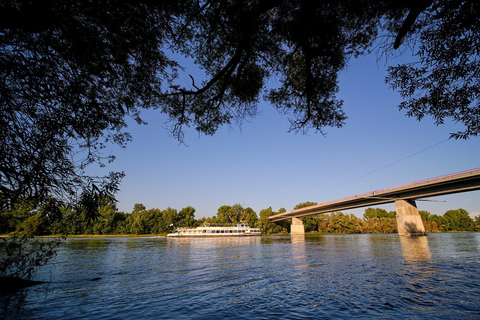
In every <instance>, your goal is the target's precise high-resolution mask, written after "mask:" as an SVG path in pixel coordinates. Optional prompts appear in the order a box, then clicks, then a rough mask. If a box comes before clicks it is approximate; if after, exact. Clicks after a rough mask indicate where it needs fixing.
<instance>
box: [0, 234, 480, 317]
mask: <svg viewBox="0 0 480 320" xmlns="http://www.w3.org/2000/svg"><path fill="white" fill-rule="evenodd" d="M36 279H37V280H45V281H51V282H50V284H42V285H39V286H36V287H32V288H29V289H28V290H26V291H25V292H23V293H19V294H17V295H15V296H10V297H2V298H1V300H0V308H1V309H0V311H1V314H0V318H3V319H221V318H232V319H338V318H359V319H372V318H387V319H388V318H392V319H404V318H406V319H480V234H479V233H457V234H429V235H428V236H427V237H418V238H408V237H399V236H397V235H396V234H388V235H315V236H312V235H307V236H305V237H304V236H300V237H298V236H297V237H290V236H262V237H250V238H228V239H222V238H208V239H167V238H95V239H92V238H88V239H87V238H84V239H68V240H67V241H66V243H65V244H64V245H63V246H62V247H61V248H60V249H59V251H58V256H57V259H56V260H55V263H54V264H52V265H50V266H48V267H46V268H44V269H42V270H41V271H40V272H39V273H38V274H37V277H36Z"/></svg>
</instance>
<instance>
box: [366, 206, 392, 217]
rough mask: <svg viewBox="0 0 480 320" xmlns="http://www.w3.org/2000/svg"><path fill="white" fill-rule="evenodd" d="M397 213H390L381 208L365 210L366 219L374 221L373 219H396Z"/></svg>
mask: <svg viewBox="0 0 480 320" xmlns="http://www.w3.org/2000/svg"><path fill="white" fill-rule="evenodd" d="M396 214H397V213H396V212H395V211H390V212H388V211H387V210H385V209H381V208H367V209H365V213H364V214H363V218H364V219H372V218H395V217H396Z"/></svg>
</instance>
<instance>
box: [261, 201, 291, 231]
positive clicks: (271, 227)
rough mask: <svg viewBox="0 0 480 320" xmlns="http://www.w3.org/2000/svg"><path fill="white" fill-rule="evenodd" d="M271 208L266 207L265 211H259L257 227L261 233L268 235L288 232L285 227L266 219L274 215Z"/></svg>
mask: <svg viewBox="0 0 480 320" xmlns="http://www.w3.org/2000/svg"><path fill="white" fill-rule="evenodd" d="M274 214H275V212H273V210H272V207H268V208H267V209H263V210H261V211H260V219H259V220H258V222H257V227H258V228H260V231H261V232H262V233H266V234H270V233H278V232H285V233H286V232H288V231H287V229H286V228H285V227H282V225H280V224H278V223H275V222H272V221H270V219H268V217H270V216H272V215H274Z"/></svg>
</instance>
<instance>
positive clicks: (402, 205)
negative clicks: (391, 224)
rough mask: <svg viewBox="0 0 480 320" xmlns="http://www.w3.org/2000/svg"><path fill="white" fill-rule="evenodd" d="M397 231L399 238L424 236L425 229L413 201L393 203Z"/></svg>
mask: <svg viewBox="0 0 480 320" xmlns="http://www.w3.org/2000/svg"><path fill="white" fill-rule="evenodd" d="M395 209H396V210H397V229H398V235H399V236H424V235H426V234H425V227H424V226H423V221H422V217H421V216H420V214H419V213H418V209H417V205H416V204H415V201H413V200H397V201H395Z"/></svg>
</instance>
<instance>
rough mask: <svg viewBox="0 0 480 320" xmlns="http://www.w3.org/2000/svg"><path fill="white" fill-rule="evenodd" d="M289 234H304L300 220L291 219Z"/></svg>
mask: <svg viewBox="0 0 480 320" xmlns="http://www.w3.org/2000/svg"><path fill="white" fill-rule="evenodd" d="M290 234H291V235H294V234H305V228H304V227H303V222H302V219H299V218H295V217H292V225H291V226H290Z"/></svg>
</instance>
